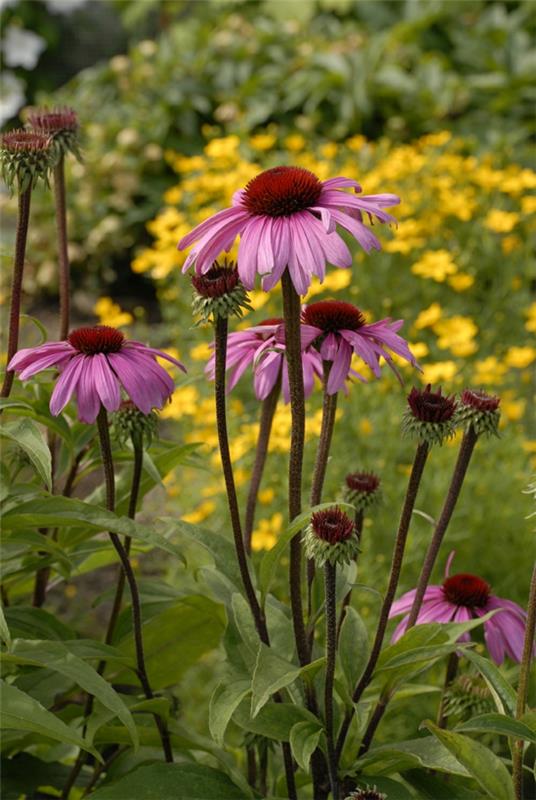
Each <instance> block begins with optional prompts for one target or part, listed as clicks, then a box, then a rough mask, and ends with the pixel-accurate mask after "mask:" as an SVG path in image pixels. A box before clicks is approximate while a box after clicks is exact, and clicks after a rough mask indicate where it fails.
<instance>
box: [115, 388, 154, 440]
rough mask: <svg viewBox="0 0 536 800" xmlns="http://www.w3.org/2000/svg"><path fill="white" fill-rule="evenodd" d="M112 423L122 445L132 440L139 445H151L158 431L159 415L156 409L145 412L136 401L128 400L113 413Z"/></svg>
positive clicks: (116, 436)
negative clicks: (136, 404)
mask: <svg viewBox="0 0 536 800" xmlns="http://www.w3.org/2000/svg"><path fill="white" fill-rule="evenodd" d="M112 425H113V433H114V436H115V438H116V439H117V441H118V442H119V444H120V445H121V446H124V445H125V444H126V443H127V442H128V441H130V440H132V441H133V442H135V443H137V444H139V446H145V447H149V446H150V444H151V442H152V440H153V438H154V436H155V435H156V432H157V426H158V417H157V415H156V414H155V413H154V411H151V412H150V413H149V414H144V413H143V411H140V410H139V408H136V406H135V405H134V403H132V402H131V401H130V400H126V401H125V402H124V403H121V405H120V407H119V409H118V411H116V412H115V414H114V415H113V417H112Z"/></svg>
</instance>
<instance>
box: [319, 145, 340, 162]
mask: <svg viewBox="0 0 536 800" xmlns="http://www.w3.org/2000/svg"><path fill="white" fill-rule="evenodd" d="M338 150H339V146H338V145H337V144H336V143H335V142H327V144H323V145H322V147H321V148H320V153H321V155H322V156H323V157H324V158H328V159H330V160H333V159H334V158H336V156H337V153H338Z"/></svg>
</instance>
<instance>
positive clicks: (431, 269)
mask: <svg viewBox="0 0 536 800" xmlns="http://www.w3.org/2000/svg"><path fill="white" fill-rule="evenodd" d="M411 271H412V272H413V274H414V275H418V276H419V277H420V278H432V280H434V281H438V282H439V283H442V282H443V281H444V280H445V279H446V278H447V277H448V276H449V275H454V273H455V272H457V271H458V267H457V266H456V264H455V263H454V261H453V260H452V256H451V254H450V253H449V251H448V250H428V251H427V252H426V253H424V255H423V256H422V257H421V258H420V259H419V261H416V262H415V263H414V264H413V265H412V267H411Z"/></svg>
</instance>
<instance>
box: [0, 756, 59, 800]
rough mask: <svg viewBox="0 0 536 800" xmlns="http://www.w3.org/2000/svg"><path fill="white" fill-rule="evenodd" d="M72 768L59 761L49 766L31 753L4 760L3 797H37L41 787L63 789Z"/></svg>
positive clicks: (10, 799) (16, 799) (2, 768)
mask: <svg viewBox="0 0 536 800" xmlns="http://www.w3.org/2000/svg"><path fill="white" fill-rule="evenodd" d="M69 772H70V768H69V767H68V766H67V765H66V764H65V765H64V764H59V763H58V762H57V761H56V762H53V763H51V764H47V763H46V762H45V761H41V759H40V758H36V757H35V756H31V755H30V754H29V753H17V755H16V757H15V758H2V765H1V774H2V796H3V798H4V800H19V798H21V797H36V796H39V795H38V791H37V790H38V789H39V787H41V786H53V787H55V788H56V789H61V788H62V787H63V786H65V783H66V782H67V778H68V777H69Z"/></svg>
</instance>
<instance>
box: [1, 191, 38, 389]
mask: <svg viewBox="0 0 536 800" xmlns="http://www.w3.org/2000/svg"><path fill="white" fill-rule="evenodd" d="M31 196H32V185H31V183H30V186H28V188H27V189H25V191H24V192H19V209H18V216H17V230H16V234H15V255H14V259H13V278H12V282H11V304H10V308H9V327H8V340H7V353H6V364H9V362H10V361H11V359H12V358H13V356H14V355H15V353H16V352H17V350H18V348H19V328H20V308H21V303H22V278H23V275H24V259H25V256H26V242H27V239H28V225H29V222H30V201H31ZM14 377H15V373H14V372H13V370H10V369H6V374H5V376H4V382H3V384H2V390H1V392H0V397H9V395H10V394H11V387H12V386H13V379H14Z"/></svg>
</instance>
